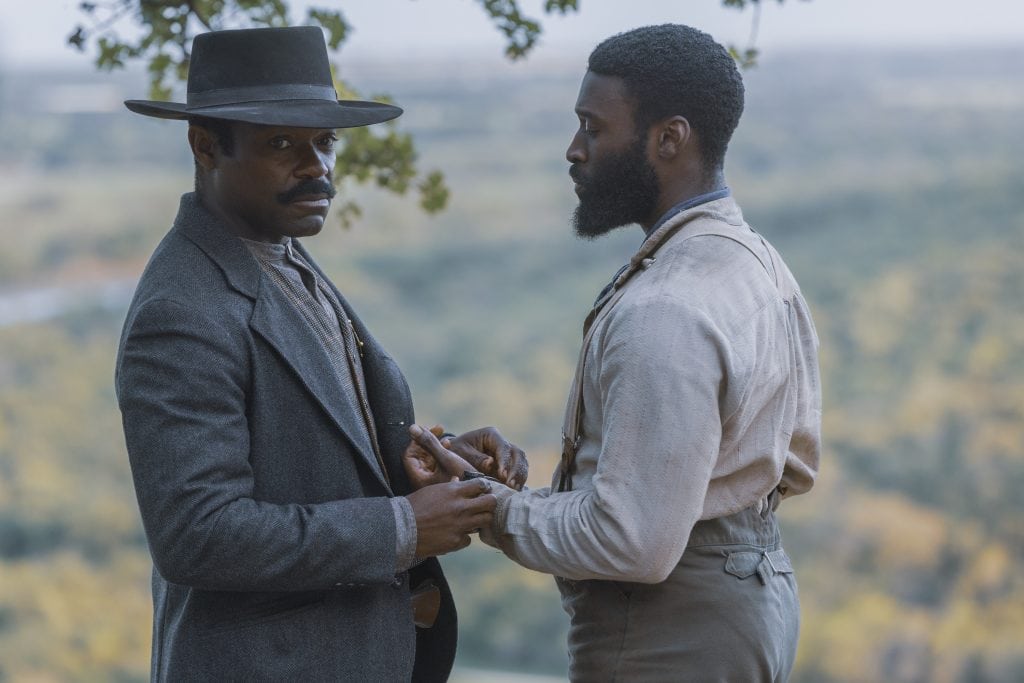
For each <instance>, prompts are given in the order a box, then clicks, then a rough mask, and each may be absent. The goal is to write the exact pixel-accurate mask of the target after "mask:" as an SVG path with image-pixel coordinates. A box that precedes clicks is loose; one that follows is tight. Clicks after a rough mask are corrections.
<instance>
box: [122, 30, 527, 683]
mask: <svg viewBox="0 0 1024 683" xmlns="http://www.w3.org/2000/svg"><path fill="white" fill-rule="evenodd" d="M126 105H127V106H128V108H129V109H131V110H132V111H135V112H138V113H141V114H144V115H147V116H157V117H161V118H171V119H187V120H188V121H189V129H188V141H189V144H190V146H191V149H192V152H193V154H194V157H195V165H196V188H195V192H193V193H189V194H186V195H184V196H183V197H182V200H181V207H180V209H179V212H178V216H177V218H176V219H175V221H174V226H173V227H172V229H171V230H170V232H169V233H168V234H167V236H166V237H165V238H164V239H163V241H162V242H161V243H160V245H159V247H158V248H157V250H156V252H155V253H154V254H153V257H152V258H151V260H150V262H149V264H148V266H147V267H146V270H145V272H144V274H143V275H142V278H141V279H140V281H139V285H138V289H137V290H136V293H135V296H134V299H133V300H132V303H131V306H130V308H129V311H128V315H127V319H126V321H125V326H124V332H123V334H122V338H121V343H120V347H119V350H118V358H117V371H116V388H117V395H118V402H119V405H120V408H121V412H122V415H123V423H124V433H125V440H126V443H127V447H128V454H129V458H130V461H131V467H132V474H133V477H134V481H135V488H136V493H137V496H138V501H139V508H140V510H141V513H142V521H143V524H144V527H145V531H146V537H147V540H148V542H149V547H150V551H151V553H152V556H153V562H154V572H153V606H154V621H153V623H154V627H153V657H152V678H153V680H155V681H226V680H238V681H258V680H259V681H296V680H306V681H408V680H410V679H411V680H416V681H434V680H437V681H443V680H445V679H446V678H447V676H448V673H449V671H450V669H451V665H452V661H453V658H454V651H455V637H456V633H455V630H456V622H455V611H454V606H453V604H452V600H451V594H450V592H449V590H448V587H447V584H446V583H445V579H444V575H443V574H442V572H441V568H440V565H439V564H438V562H437V560H436V559H434V558H435V556H437V555H441V554H444V553H447V552H451V551H454V550H457V549H459V548H462V547H465V546H466V545H468V544H469V533H470V532H471V531H473V530H475V529H478V528H480V527H482V526H486V525H487V524H489V523H490V519H491V514H492V511H493V509H494V505H495V499H494V497H493V496H492V495H490V494H489V493H488V492H489V490H490V485H489V484H488V483H487V482H486V481H484V480H479V479H478V480H474V481H466V482H447V481H445V482H443V483H437V484H432V485H427V486H421V487H420V488H418V489H416V490H413V486H412V485H411V484H410V482H409V479H408V477H407V476H406V473H405V472H404V470H403V467H402V454H403V452H404V451H405V450H406V449H407V447H409V442H410V435H409V430H410V428H412V429H413V430H418V429H419V428H418V427H415V426H414V425H413V420H414V418H413V411H412V402H411V397H410V393H409V389H408V386H407V385H406V383H405V380H404V379H403V377H402V374H401V372H400V371H399V369H398V367H397V366H396V365H395V362H394V361H393V360H392V359H391V358H390V357H389V356H388V355H387V354H386V353H385V352H384V350H383V349H382V348H381V347H380V346H379V345H378V343H377V342H376V341H375V340H374V339H373V337H372V336H371V335H370V333H369V331H368V330H367V329H366V328H365V327H364V326H363V324H362V323H361V322H360V321H359V319H358V318H357V317H356V316H355V314H354V313H353V311H352V309H351V308H350V307H349V305H348V303H347V302H346V301H345V299H344V298H343V297H342V296H341V294H340V293H339V292H338V290H337V289H336V288H335V287H334V286H333V285H332V284H331V282H330V281H329V280H328V278H327V276H326V275H325V274H324V273H323V271H322V270H321V269H320V268H319V267H318V266H317V265H316V263H315V262H314V261H313V259H312V258H311V257H310V255H309V253H308V252H307V251H306V250H305V248H304V247H303V246H302V245H301V244H300V243H299V241H298V240H297V239H296V238H299V237H306V236H309V235H315V234H317V233H318V232H319V231H320V230H321V229H322V228H323V224H324V220H325V218H326V216H327V212H328V209H329V206H330V202H331V197H332V196H333V195H334V188H333V185H332V182H331V181H332V177H331V176H332V170H333V167H334V162H335V144H336V140H337V139H336V137H335V129H337V128H343V127H352V126H363V125H369V124H373V123H378V122H382V121H387V120H389V119H392V118H394V117H396V116H398V115H399V114H400V113H401V110H400V109H399V108H397V107H393V106H390V105H385V104H379V103H375V102H353V101H338V99H337V96H336V94H335V91H334V88H333V85H332V79H331V74H330V69H329V64H328V59H327V51H326V46H325V44H324V39H323V35H322V33H321V31H320V30H319V29H317V28H312V27H300V28H283V29H254V30H243V31H223V32H214V33H208V34H203V35H200V36H197V37H196V39H195V41H194V45H193V54H192V61H191V66H190V72H189V82H188V101H187V103H183V104H175V103H163V102H148V101H135V100H133V101H128V102H126ZM453 444H454V445H455V450H458V451H459V452H461V453H462V454H463V455H464V456H465V457H467V459H468V460H469V461H470V462H472V463H473V464H474V465H476V466H477V467H478V468H480V467H482V468H483V469H488V466H490V467H489V469H490V471H491V473H493V474H498V475H504V476H503V479H505V480H506V481H511V482H512V483H514V484H517V485H519V486H521V485H522V483H523V482H524V481H525V458H524V457H523V456H522V453H521V451H519V450H518V449H516V448H515V447H513V446H511V445H510V444H508V443H506V442H505V441H504V440H503V439H502V438H501V436H500V435H499V434H498V433H497V432H496V431H494V430H493V429H486V430H476V431H474V432H470V433H468V434H465V435H462V436H460V437H455V438H454V439H453ZM421 483H422V482H421ZM414 606H415V607H419V608H421V609H418V610H417V613H416V617H415V620H414ZM435 617H436V618H435Z"/></svg>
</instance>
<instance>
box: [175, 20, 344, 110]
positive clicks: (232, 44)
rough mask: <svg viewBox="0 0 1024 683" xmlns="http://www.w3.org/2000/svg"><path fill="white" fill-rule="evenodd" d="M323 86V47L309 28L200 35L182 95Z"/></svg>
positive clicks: (326, 71) (326, 67)
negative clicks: (230, 90) (242, 89)
mask: <svg viewBox="0 0 1024 683" xmlns="http://www.w3.org/2000/svg"><path fill="white" fill-rule="evenodd" d="M295 85H313V86H321V87H329V88H331V90H332V92H333V89H334V82H333V79H332V77H331V66H330V61H329V60H328V57H327V45H326V43H325V42H324V36H323V33H322V32H321V30H320V29H319V28H317V27H315V26H294V27H287V28H254V29H239V30H233V31H214V32H211V33H202V34H199V35H197V36H196V37H195V40H194V41H193V43H192V57H191V61H190V63H189V70H188V93H189V94H190V95H192V94H194V93H203V92H209V91H213V90H223V89H227V88H232V89H235V88H271V89H272V88H273V87H274V86H295Z"/></svg>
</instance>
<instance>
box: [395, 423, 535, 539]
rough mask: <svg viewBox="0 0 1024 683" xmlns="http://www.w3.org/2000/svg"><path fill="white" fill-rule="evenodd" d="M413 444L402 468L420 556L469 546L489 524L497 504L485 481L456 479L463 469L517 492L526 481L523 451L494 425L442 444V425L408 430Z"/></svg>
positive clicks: (405, 456)
mask: <svg viewBox="0 0 1024 683" xmlns="http://www.w3.org/2000/svg"><path fill="white" fill-rule="evenodd" d="M409 433H410V434H411V435H412V438H413V440H412V442H411V443H410V444H409V447H408V448H406V449H405V453H404V454H403V455H402V464H403V465H404V467H405V472H406V474H407V475H408V477H409V483H410V484H412V488H413V492H412V493H410V494H409V495H407V496H406V500H408V501H409V504H410V505H411V506H412V510H413V515H414V516H415V518H416V556H417V557H432V556H436V555H443V554H445V553H450V552H452V551H454V550H459V549H461V548H465V547H466V546H467V545H469V543H470V538H469V536H470V534H471V533H473V532H475V531H477V530H479V529H481V528H483V527H487V526H489V525H490V524H491V521H492V519H493V516H494V509H495V506H496V504H497V500H496V498H495V496H493V495H491V482H490V481H488V480H486V479H474V480H472V481H458V479H459V477H461V476H462V473H463V472H465V471H467V470H468V471H470V472H480V473H482V474H486V475H488V476H492V477H494V478H495V479H498V480H499V481H502V482H504V483H506V484H508V486H510V487H512V488H514V489H517V490H518V489H521V488H522V487H523V484H524V483H525V482H526V475H527V463H526V455H525V454H524V453H523V451H522V450H521V449H520V448H518V447H516V446H514V445H513V444H511V443H509V442H508V441H506V440H505V439H504V438H503V437H502V436H501V434H499V433H498V430H496V429H494V428H493V427H486V428H484V429H477V430H474V431H472V432H466V433H465V434H463V435H461V436H458V437H455V438H454V439H444V442H443V443H442V441H440V440H438V437H439V436H441V435H442V434H443V433H444V428H443V427H441V426H440V425H438V426H435V427H433V428H431V429H429V430H428V429H423V428H422V427H420V426H419V425H413V426H412V427H410V428H409Z"/></svg>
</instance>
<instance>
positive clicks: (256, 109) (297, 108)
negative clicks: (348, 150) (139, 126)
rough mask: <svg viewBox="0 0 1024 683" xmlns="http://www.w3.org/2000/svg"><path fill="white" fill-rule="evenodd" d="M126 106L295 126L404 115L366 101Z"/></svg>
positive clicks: (347, 124) (149, 112)
mask: <svg viewBox="0 0 1024 683" xmlns="http://www.w3.org/2000/svg"><path fill="white" fill-rule="evenodd" d="M124 105H125V106H126V107H128V109H130V110H131V111H133V112H135V113H136V114H142V115H143V116H154V117H156V118H161V119H177V120H183V119H188V118H191V117H193V116H203V117H206V118H210V119H223V120H225V121H243V122H245V123H255V124H257V125H264V126H291V127H295V128H355V127H358V126H369V125H372V124H374V123H383V122H384V121H390V120H391V119H393V118H397V117H398V116H400V115H401V114H402V109H401V107H396V106H394V105H391V104H383V103H381V102H367V101H363V100H338V101H336V102H334V101H331V100H274V101H267V102H242V103H239V104H222V105H216V106H212V107H192V108H189V106H188V105H187V104H182V103H179V102H159V101H155V100H125V103H124Z"/></svg>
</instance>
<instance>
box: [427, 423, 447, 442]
mask: <svg viewBox="0 0 1024 683" xmlns="http://www.w3.org/2000/svg"><path fill="white" fill-rule="evenodd" d="M430 433H431V434H433V435H434V436H436V437H437V438H439V439H440V438H441V435H442V434H444V425H434V426H433V427H431V428H430Z"/></svg>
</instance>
